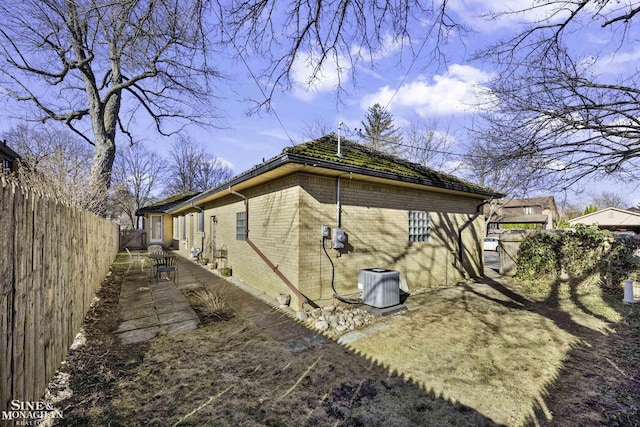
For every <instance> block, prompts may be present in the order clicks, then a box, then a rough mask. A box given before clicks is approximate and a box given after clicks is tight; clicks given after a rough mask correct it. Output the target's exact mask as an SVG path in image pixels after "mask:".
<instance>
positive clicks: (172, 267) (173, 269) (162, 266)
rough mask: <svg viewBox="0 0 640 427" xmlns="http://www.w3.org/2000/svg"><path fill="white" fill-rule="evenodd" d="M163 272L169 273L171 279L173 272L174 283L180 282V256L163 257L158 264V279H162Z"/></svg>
mask: <svg viewBox="0 0 640 427" xmlns="http://www.w3.org/2000/svg"><path fill="white" fill-rule="evenodd" d="M162 273H165V274H166V275H167V280H169V274H170V273H173V283H178V257H176V256H169V257H166V258H162V260H161V261H160V262H159V263H158V265H156V270H155V278H156V281H158V280H160V277H161V276H162Z"/></svg>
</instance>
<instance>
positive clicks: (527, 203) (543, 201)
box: [484, 196, 559, 234]
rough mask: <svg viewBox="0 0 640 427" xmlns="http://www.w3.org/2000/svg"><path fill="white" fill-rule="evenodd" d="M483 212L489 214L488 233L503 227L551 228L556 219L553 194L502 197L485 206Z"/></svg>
mask: <svg viewBox="0 0 640 427" xmlns="http://www.w3.org/2000/svg"><path fill="white" fill-rule="evenodd" d="M484 209H485V214H486V215H491V218H489V221H488V229H489V233H490V234H491V233H496V232H498V233H499V231H498V230H500V229H503V228H510V229H514V228H515V229H517V228H537V229H541V230H547V229H552V228H553V221H555V220H556V219H558V217H559V215H558V208H557V207H556V200H555V198H554V197H553V196H544V197H530V198H525V199H502V200H496V201H494V202H493V206H489V205H487V206H485V207H484Z"/></svg>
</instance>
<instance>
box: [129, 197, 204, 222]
mask: <svg viewBox="0 0 640 427" xmlns="http://www.w3.org/2000/svg"><path fill="white" fill-rule="evenodd" d="M197 194H199V193H197V192H195V191H186V192H184V193H179V194H174V195H173V196H169V197H167V198H164V199H162V200H158V201H157V202H153V203H151V204H149V205H147V206H144V207H142V208H140V209H138V210H137V211H136V216H142V215H144V214H146V213H167V212H169V211H170V210H171V209H172V208H173V207H175V206H177V205H179V204H180V203H182V202H184V201H186V200H189V199H191V198H193V197H194V196H196V195H197Z"/></svg>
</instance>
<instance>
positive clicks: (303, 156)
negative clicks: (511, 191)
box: [144, 133, 504, 213]
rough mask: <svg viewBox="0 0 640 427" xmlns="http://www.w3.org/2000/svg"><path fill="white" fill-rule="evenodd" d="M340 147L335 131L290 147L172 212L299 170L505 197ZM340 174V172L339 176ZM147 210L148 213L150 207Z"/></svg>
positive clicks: (352, 145)
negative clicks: (231, 190)
mask: <svg viewBox="0 0 640 427" xmlns="http://www.w3.org/2000/svg"><path fill="white" fill-rule="evenodd" d="M340 146H341V156H337V155H336V154H337V148H338V136H337V135H336V134H335V133H330V134H328V135H325V136H323V137H322V138H318V139H314V140H313V141H309V142H306V143H304V144H300V145H296V146H293V147H287V148H285V149H284V150H282V153H281V154H279V155H277V156H275V157H273V158H271V159H269V160H266V161H264V162H262V163H260V164H259V165H256V166H254V167H253V168H251V169H249V170H247V171H245V172H243V173H241V174H239V175H236V176H234V177H233V178H231V179H230V180H228V181H226V182H224V183H222V184H220V185H218V186H216V187H214V188H211V189H209V190H206V191H204V192H202V193H200V194H198V195H197V196H194V197H192V198H191V199H187V200H185V201H183V202H182V203H178V204H176V205H174V206H173V207H172V210H171V212H172V213H175V212H178V211H181V210H184V209H187V208H188V207H189V206H190V205H193V204H196V203H205V202H207V201H209V200H213V199H215V198H217V197H221V196H222V195H227V194H229V190H230V189H231V188H232V187H233V188H237V186H242V185H250V184H249V183H255V182H259V181H256V180H261V179H262V180H264V179H273V178H275V177H278V176H282V175H280V174H288V173H292V172H294V171H296V170H306V171H315V173H323V172H322V171H325V172H327V171H329V172H330V175H328V176H339V174H340V173H347V174H353V175H354V176H360V177H370V178H373V179H382V180H389V181H395V182H398V183H408V184H418V185H424V186H429V187H434V188H441V189H446V190H451V191H458V192H462V193H470V194H476V195H479V196H481V197H486V198H501V197H503V196H504V194H502V193H499V192H497V191H494V190H492V189H490V188H486V187H482V186H480V185H476V184H473V183H471V182H468V181H465V180H463V179H460V178H457V177H455V176H453V175H449V174H445V173H443V172H439V171H436V170H433V169H430V168H427V167H424V166H421V165H419V164H417V163H412V162H409V161H407V160H405V159H401V158H399V157H395V156H392V155H389V154H386V153H383V152H381V151H377V150H373V149H371V148H369V147H366V146H364V145H362V144H359V143H357V142H355V141H351V140H349V139H345V138H342V139H341V140H340ZM336 173H338V174H337V175H336ZM144 209H145V212H146V209H147V208H144ZM154 212H156V211H154Z"/></svg>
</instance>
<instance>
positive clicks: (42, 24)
mask: <svg viewBox="0 0 640 427" xmlns="http://www.w3.org/2000/svg"><path fill="white" fill-rule="evenodd" d="M204 6H205V2H204V1H203V0H158V1H153V2H147V1H136V0H114V1H102V0H65V1H60V0H24V1H20V2H0V18H1V19H2V23H3V25H2V29H1V30H0V57H2V59H3V66H2V67H1V68H0V76H1V77H0V78H1V81H0V84H1V85H2V87H3V89H4V90H5V91H6V93H7V94H8V95H10V96H11V97H13V98H14V99H15V100H18V101H20V102H23V103H26V104H27V105H28V106H29V107H30V110H29V117H30V119H32V120H38V121H42V122H46V121H49V120H51V121H59V122H62V123H64V124H66V125H68V126H69V127H70V129H72V130H73V131H74V132H76V133H77V134H78V135H80V136H81V137H82V138H83V139H85V140H86V141H87V142H89V143H90V144H92V145H93V146H94V151H93V159H92V163H91V185H90V187H92V188H108V187H109V185H110V181H111V173H112V167H113V162H114V159H115V152H116V139H117V135H118V134H121V135H126V136H128V137H132V135H131V133H130V132H131V127H130V126H131V125H132V124H133V123H135V122H136V121H139V120H140V119H141V118H142V116H144V115H146V116H147V117H148V118H149V119H150V121H151V122H152V123H154V124H155V126H156V129H157V131H158V132H159V133H160V134H163V135H166V134H170V133H172V131H173V129H171V128H170V127H167V126H166V125H167V124H169V125H175V124H176V123H177V122H178V123H184V122H181V120H187V121H196V122H202V123H204V122H206V121H207V117H208V116H209V115H210V111H211V105H210V104H209V103H208V102H206V101H207V100H208V99H210V94H211V93H212V91H211V89H210V87H209V86H208V84H209V83H211V82H212V80H211V79H212V78H216V77H218V76H219V75H218V73H217V72H216V71H215V70H214V69H213V68H212V67H211V66H210V64H209V61H208V59H207V56H208V50H209V49H210V46H212V44H211V43H209V42H208V40H207V37H208V35H209V30H208V29H206V28H205V23H206V22H207V21H206V19H205V8H204ZM89 129H90V130H89ZM174 129H175V128H174Z"/></svg>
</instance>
